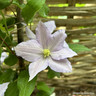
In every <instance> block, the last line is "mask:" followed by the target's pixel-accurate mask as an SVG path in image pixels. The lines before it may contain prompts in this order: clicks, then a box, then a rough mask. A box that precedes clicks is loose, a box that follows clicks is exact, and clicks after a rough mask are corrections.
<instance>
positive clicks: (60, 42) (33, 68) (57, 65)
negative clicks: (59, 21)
mask: <svg viewBox="0 0 96 96" xmlns="http://www.w3.org/2000/svg"><path fill="white" fill-rule="evenodd" d="M55 28H56V26H55V22H54V21H49V22H46V23H43V22H41V21H40V22H39V24H38V26H37V28H36V35H35V34H34V36H32V38H30V39H31V40H29V41H26V42H22V43H20V44H18V45H17V46H16V47H15V52H16V54H17V56H21V57H22V58H24V59H25V60H28V61H30V62H32V63H31V64H30V65H29V75H30V78H29V81H30V80H32V79H33V78H34V77H35V76H36V75H37V74H38V73H39V72H40V71H42V70H44V69H46V68H47V67H48V66H49V67H50V68H51V69H52V70H54V71H56V72H71V71H72V66H71V64H70V62H69V61H68V59H67V58H69V57H73V56H75V55H77V54H76V53H75V52H74V51H72V50H71V49H70V48H69V47H68V44H67V43H66V42H65V38H66V37H67V35H66V33H65V30H63V29H62V30H58V31H57V32H55V33H54V34H51V33H52V32H53V31H54V29H55ZM26 31H27V36H28V37H30V36H31V33H32V34H33V32H32V31H31V30H30V29H28V27H26Z"/></svg>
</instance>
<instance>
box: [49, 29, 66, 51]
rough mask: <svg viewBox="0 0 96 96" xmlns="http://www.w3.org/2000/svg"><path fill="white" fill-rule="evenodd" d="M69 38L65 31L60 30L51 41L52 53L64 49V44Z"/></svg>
mask: <svg viewBox="0 0 96 96" xmlns="http://www.w3.org/2000/svg"><path fill="white" fill-rule="evenodd" d="M66 37H67V35H66V33H65V30H63V29H62V30H58V31H56V32H55V33H54V34H53V35H52V38H51V39H50V41H49V46H48V47H49V49H50V50H51V51H57V50H60V49H62V48H63V43H64V40H65V38H66Z"/></svg>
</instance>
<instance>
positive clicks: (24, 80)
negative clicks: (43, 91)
mask: <svg viewBox="0 0 96 96" xmlns="http://www.w3.org/2000/svg"><path fill="white" fill-rule="evenodd" d="M28 80H29V74H28V72H27V71H22V72H21V73H20V75H19V77H18V81H17V85H18V88H19V96H30V95H31V94H32V92H33V91H34V89H35V82H36V77H35V78H34V79H33V80H31V81H29V82H28Z"/></svg>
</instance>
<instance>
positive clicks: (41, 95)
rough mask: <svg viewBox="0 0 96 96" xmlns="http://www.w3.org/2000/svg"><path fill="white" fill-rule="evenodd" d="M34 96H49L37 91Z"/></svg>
mask: <svg viewBox="0 0 96 96" xmlns="http://www.w3.org/2000/svg"><path fill="white" fill-rule="evenodd" d="M36 96H50V95H49V94H48V93H46V92H44V91H39V92H37V94H36Z"/></svg>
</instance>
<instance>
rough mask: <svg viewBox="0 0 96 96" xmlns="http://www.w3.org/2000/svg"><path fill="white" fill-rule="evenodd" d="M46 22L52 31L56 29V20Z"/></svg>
mask: <svg viewBox="0 0 96 96" xmlns="http://www.w3.org/2000/svg"><path fill="white" fill-rule="evenodd" d="M44 24H45V25H46V27H47V28H48V30H49V31H50V33H52V32H53V31H54V30H55V29H56V25H55V21H48V22H45V23H44Z"/></svg>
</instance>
